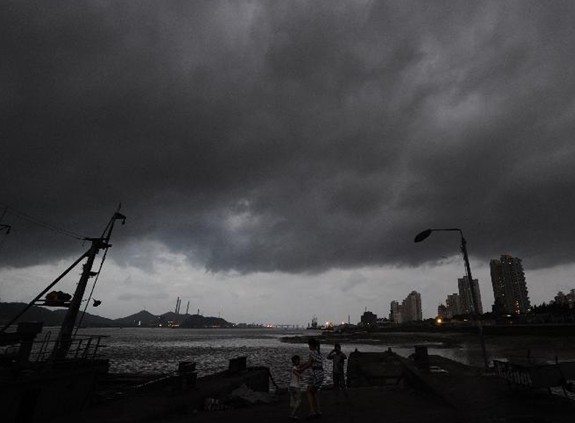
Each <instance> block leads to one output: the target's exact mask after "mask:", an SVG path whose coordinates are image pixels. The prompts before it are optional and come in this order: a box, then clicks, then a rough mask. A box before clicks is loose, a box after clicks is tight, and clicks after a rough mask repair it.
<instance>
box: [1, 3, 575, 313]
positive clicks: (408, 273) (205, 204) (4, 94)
mask: <svg viewBox="0 0 575 423" xmlns="http://www.w3.org/2000/svg"><path fill="white" fill-rule="evenodd" d="M573 22H575V4H573V2H571V1H563V2H562V1H554V2H539V1H517V2H512V1H505V2H503V1H494V2H488V1H482V2H466V1H460V2H456V1H450V2H440V1H434V2H427V1H419V2H408V1H401V2H396V1H394V2H391V1H390V2H386V1H331V0H330V1H316V0H313V1H311V0H310V1H283V2H278V1H217V0H209V1H194V2H189V1H163V2H157V1H122V2H118V1H90V2H78V1H74V2H58V4H57V5H54V4H48V3H46V2H32V1H30V2H22V1H4V2H2V4H1V5H0V49H1V52H2V56H1V57H2V60H1V61H0V90H1V91H0V93H1V95H0V111H1V115H0V116H1V117H0V119H1V122H2V126H1V128H2V130H1V131H0V136H1V139H2V142H1V149H0V216H2V217H1V220H0V224H4V225H11V226H12V230H11V232H10V234H9V235H7V236H6V235H5V230H0V283H1V286H0V288H1V291H0V298H1V300H2V301H29V300H30V299H31V298H33V297H34V296H35V295H36V294H37V293H38V292H39V291H40V290H41V289H42V288H44V287H45V286H46V285H47V284H48V283H50V282H51V281H52V280H53V279H55V278H56V277H57V276H58V274H59V273H60V272H62V271H63V270H64V269H65V268H66V267H68V266H69V265H70V264H71V262H72V261H73V260H75V259H76V257H78V256H79V255H80V254H82V252H83V251H84V250H85V249H86V248H87V247H88V244H83V243H82V242H81V241H79V240H77V239H75V238H74V237H71V236H65V235H63V234H61V233H59V232H55V231H52V230H48V229H47V228H46V227H45V226H40V225H38V224H37V223H33V222H32V221H31V219H30V217H32V218H33V219H34V220H36V221H38V220H39V221H42V222H46V223H49V224H50V225H53V226H55V227H57V228H63V229H66V230H67V231H70V232H72V233H73V234H75V235H79V237H80V238H81V237H84V236H98V235H99V234H100V233H101V232H102V230H103V228H104V226H105V225H106V223H107V221H108V219H109V217H110V216H111V215H112V214H113V212H114V211H115V210H116V208H117V206H118V204H119V203H121V204H122V209H121V211H122V213H123V214H125V215H126V216H127V217H128V220H127V223H126V225H125V226H118V227H117V228H116V231H115V233H114V234H113V239H112V241H113V242H112V243H113V247H112V249H111V250H110V251H109V253H108V255H107V258H106V262H105V264H104V268H103V271H102V274H101V276H100V278H99V280H98V285H97V286H96V288H95V291H94V296H95V297H96V298H99V299H101V300H102V301H103V304H102V306H101V307H100V308H99V309H89V310H88V311H89V312H93V313H95V314H101V315H104V316H109V317H121V316H125V315H128V314H131V313H134V312H137V311H139V310H141V309H143V308H145V309H147V310H148V311H151V312H153V313H163V312H165V311H168V310H171V309H173V308H174V307H175V303H176V298H177V297H178V296H179V297H181V298H182V299H183V301H182V311H184V310H183V309H184V308H185V307H186V305H187V302H188V301H190V311H194V312H196V311H197V309H198V308H199V309H200V311H201V313H202V314H205V315H218V314H220V315H221V316H222V317H224V318H226V319H227V320H230V321H233V322H262V323H266V322H270V323H299V324H305V323H307V322H309V321H310V320H311V317H312V316H313V315H317V316H318V318H319V320H320V321H324V320H334V321H340V320H347V316H348V315H350V316H351V320H352V322H357V321H358V320H359V316H360V314H361V313H362V312H363V311H364V309H365V308H366V307H367V309H369V310H371V311H373V312H375V313H377V314H378V315H380V316H387V314H388V313H389V303H390V301H392V300H398V301H401V300H402V299H403V298H405V296H407V294H409V293H410V292H411V291H412V290H416V291H418V292H420V293H421V294H422V302H423V309H424V317H433V316H435V314H436V310H437V305H438V304H439V303H441V302H443V301H444V300H445V297H446V296H447V295H448V294H451V293H453V292H456V291H457V278H458V277H461V276H463V274H464V267H463V261H462V257H461V255H460V254H459V239H458V236H457V234H456V233H435V234H433V235H432V236H431V237H430V238H429V239H427V240H426V241H425V242H423V243H421V244H415V243H414V242H413V237H414V236H415V235H416V234H417V233H418V232H420V231H421V230H423V229H425V228H428V227H433V228H442V227H459V228H461V229H463V231H464V234H465V237H466V238H467V241H468V248H469V252H470V255H471V265H472V271H473V273H474V277H477V278H478V279H479V281H480V287H481V291H482V297H483V305H484V309H485V311H489V310H490V309H491V304H492V303H493V293H492V288H491V282H490V277H489V260H490V259H492V258H497V257H499V256H500V255H501V254H511V255H514V256H516V257H520V258H522V259H523V263H524V266H525V269H526V276H527V284H528V288H529V292H530V296H531V299H532V302H534V303H536V304H539V303H541V302H543V301H549V300H551V299H552V298H553V296H554V295H555V294H556V293H557V291H558V290H569V289H572V288H575V241H574V240H575V225H574V223H573V217H574V216H575V196H574V195H573V194H574V193H575V171H574V169H573V162H574V161H575V143H574V142H573V134H575V49H574V48H573V46H574V45H575V26H574V25H573ZM22 213H25V214H26V216H23V215H22ZM100 258H101V257H100ZM73 273H74V272H73ZM78 273H79V270H78V271H77V272H76V273H74V274H73V275H71V278H70V281H68V282H67V281H63V282H62V283H63V284H64V287H63V288H66V289H63V288H59V289H62V290H68V291H72V290H73V289H74V288H73V287H74V284H75V281H76V280H77V275H78ZM66 283H68V284H69V287H66V285H65V284H66Z"/></svg>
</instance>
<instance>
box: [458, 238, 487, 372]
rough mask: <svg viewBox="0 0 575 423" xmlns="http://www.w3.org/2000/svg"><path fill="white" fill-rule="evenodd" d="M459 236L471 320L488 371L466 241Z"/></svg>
mask: <svg viewBox="0 0 575 423" xmlns="http://www.w3.org/2000/svg"><path fill="white" fill-rule="evenodd" d="M459 233H460V235H461V252H462V253H463V260H464V261H465V272H466V273H467V280H468V281H469V289H470V291H471V304H472V308H473V313H472V315H473V318H474V320H475V321H476V324H477V331H478V332H479V343H480V344H481V353H482V354H483V365H484V366H485V370H488V369H489V360H488V359H487V349H486V348H485V339H484V338H483V325H482V324H481V319H480V318H479V312H478V310H477V302H476V301H475V298H476V292H475V287H474V286H473V277H472V276H471V266H470V265H469V257H468V256H467V241H466V240H465V238H464V237H463V232H461V231H459Z"/></svg>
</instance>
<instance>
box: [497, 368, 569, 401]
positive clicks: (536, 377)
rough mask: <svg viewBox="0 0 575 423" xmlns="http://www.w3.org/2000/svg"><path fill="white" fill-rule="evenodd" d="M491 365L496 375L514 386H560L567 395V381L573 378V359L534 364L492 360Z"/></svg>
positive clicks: (547, 387)
mask: <svg viewBox="0 0 575 423" xmlns="http://www.w3.org/2000/svg"><path fill="white" fill-rule="evenodd" d="M493 365H494V367H495V373H496V374H497V376H499V377H502V378H503V379H506V380H507V381H508V382H509V383H511V384H512V385H514V386H517V387H524V388H530V389H541V388H544V389H547V390H550V388H553V387H561V388H563V393H564V394H565V395H567V392H566V391H567V390H571V389H570V388H569V387H570V385H569V381H570V380H573V379H574V378H575V362H573V361H563V362H560V361H556V362H555V363H550V364H547V363H545V364H535V363H530V362H527V363H513V362H509V361H500V360H493Z"/></svg>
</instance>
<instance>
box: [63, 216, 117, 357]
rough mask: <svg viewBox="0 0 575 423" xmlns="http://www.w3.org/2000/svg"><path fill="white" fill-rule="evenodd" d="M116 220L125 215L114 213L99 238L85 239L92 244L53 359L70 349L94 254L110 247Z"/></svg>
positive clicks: (93, 274) (92, 274)
mask: <svg viewBox="0 0 575 423" xmlns="http://www.w3.org/2000/svg"><path fill="white" fill-rule="evenodd" d="M116 220H122V224H123V223H125V221H126V216H124V215H123V214H120V213H119V212H116V213H114V215H113V216H112V218H111V219H110V222H109V223H108V226H107V227H106V229H104V233H103V234H102V236H101V237H100V238H87V239H86V240H87V241H91V242H92V245H91V246H90V249H89V250H88V251H86V253H84V256H83V257H87V260H86V263H85V264H84V269H83V271H82V276H80V281H79V282H78V285H77V286H76V291H75V292H74V296H73V297H72V300H71V301H70V305H69V307H68V312H67V313H66V316H65V317H64V321H63V322H62V326H61V328H60V334H59V335H58V339H57V341H56V348H55V349H54V353H53V357H54V358H55V359H64V358H66V354H67V353H68V350H69V349H70V345H71V343H72V332H73V331H74V326H75V324H76V319H77V318H78V312H79V311H80V306H81V304H82V299H83V298H84V292H85V291H86V286H87V285H88V280H89V279H90V278H91V277H92V276H96V275H97V273H95V272H92V266H93V265H94V260H95V259H96V255H97V254H98V253H99V252H100V250H107V249H108V248H110V247H111V244H110V243H109V241H110V237H111V236H112V230H113V229H114V224H115V222H116Z"/></svg>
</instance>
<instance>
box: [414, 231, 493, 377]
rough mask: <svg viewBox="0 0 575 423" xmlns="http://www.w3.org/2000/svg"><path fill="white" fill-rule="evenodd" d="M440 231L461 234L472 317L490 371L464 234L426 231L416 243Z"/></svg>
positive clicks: (416, 238)
mask: <svg viewBox="0 0 575 423" xmlns="http://www.w3.org/2000/svg"><path fill="white" fill-rule="evenodd" d="M440 231H441V232H445V231H447V232H459V235H460V236H461V252H462V253H463V261H464V262H465V273H466V275H467V280H468V281H469V288H470V290H471V308H472V313H471V315H472V317H473V320H475V322H476V324H477V331H478V333H479V343H480V345H481V353H482V354H483V365H484V366H485V369H486V370H488V369H489V360H488V359H487V350H486V348H485V340H484V338H483V325H482V324H481V319H480V318H479V316H478V314H479V313H478V310H477V303H476V301H475V299H476V298H477V297H476V294H477V293H476V292H475V287H474V286H473V278H472V276H471V266H470V265H469V257H468V256H467V241H466V240H465V238H464V237H463V232H462V231H461V229H459V228H447V229H426V230H425V231H423V232H420V233H419V234H417V236H416V237H415V239H414V242H421V241H423V240H425V239H427V238H428V237H429V235H431V233H432V232H440Z"/></svg>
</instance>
